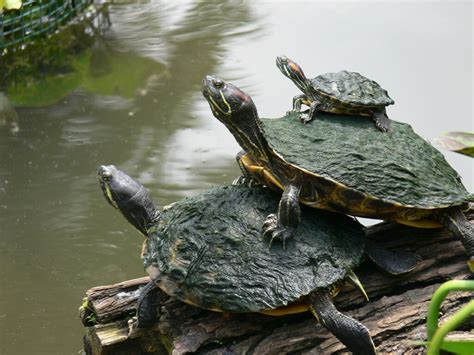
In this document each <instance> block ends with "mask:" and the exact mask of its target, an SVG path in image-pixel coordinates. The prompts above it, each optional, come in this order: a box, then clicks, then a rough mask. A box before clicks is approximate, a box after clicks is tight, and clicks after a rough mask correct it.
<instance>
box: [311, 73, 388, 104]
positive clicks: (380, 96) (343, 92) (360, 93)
mask: <svg viewBox="0 0 474 355" xmlns="http://www.w3.org/2000/svg"><path fill="white" fill-rule="evenodd" d="M310 81H311V84H312V86H313V88H314V89H315V90H317V91H319V92H320V93H322V94H323V95H325V96H329V97H331V98H334V99H336V100H338V101H340V102H341V103H345V104H349V105H353V106H361V107H364V106H367V107H378V106H388V105H392V104H394V103H395V102H394V101H393V100H392V99H391V98H390V96H388V93H387V90H385V89H382V87H380V85H379V84H377V83H376V82H375V81H373V80H370V79H368V78H366V77H365V76H363V75H361V74H359V73H355V72H350V71H347V70H342V71H340V72H337V73H327V74H322V75H319V76H317V77H315V78H314V79H310Z"/></svg>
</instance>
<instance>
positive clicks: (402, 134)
mask: <svg viewBox="0 0 474 355" xmlns="http://www.w3.org/2000/svg"><path fill="white" fill-rule="evenodd" d="M203 94H204V96H205V98H206V99H207V100H208V102H209V105H210V107H211V110H212V112H213V114H214V116H215V117H216V118H217V119H218V120H220V121H221V122H222V123H224V124H225V125H226V127H227V128H228V129H229V131H230V132H231V133H232V134H233V135H234V137H235V139H236V140H237V142H238V143H239V144H240V146H241V147H242V148H243V149H244V151H243V152H240V153H239V154H238V155H237V161H238V163H239V165H240V167H241V169H242V171H243V173H244V176H246V177H250V178H253V179H256V180H258V181H259V182H260V183H263V184H265V185H267V186H270V187H273V188H276V189H281V190H283V195H282V198H281V200H280V202H279V207H278V214H277V215H276V214H270V215H269V216H268V218H267V220H266V222H265V223H264V228H263V233H264V234H267V235H269V236H271V237H272V239H273V238H279V239H282V240H285V239H287V238H289V237H291V235H292V234H293V233H294V231H295V229H296V227H297V225H298V223H299V220H300V207H299V203H298V201H300V202H302V203H303V204H305V205H308V206H311V207H316V208H322V209H326V210H330V211H335V212H340V213H346V214H350V215H354V216H360V217H367V218H377V219H385V220H392V221H396V222H399V223H403V224H408V225H411V226H416V227H421V228H437V227H441V226H445V227H447V228H448V229H449V230H450V231H451V233H453V234H454V235H456V236H458V237H459V238H460V239H461V241H462V242H463V244H464V247H465V249H466V251H467V254H468V256H469V258H470V261H469V265H470V268H471V270H472V269H474V229H473V227H472V225H471V224H470V223H469V221H468V220H467V219H466V218H465V216H464V214H463V212H462V209H463V208H464V207H465V206H466V205H467V202H468V201H470V200H472V195H470V194H469V192H468V191H466V189H465V188H464V186H463V184H462V183H461V179H460V177H459V175H458V174H457V172H456V171H455V170H454V169H453V168H451V166H450V165H449V164H448V163H447V161H446V160H445V158H444V157H443V155H442V154H441V153H440V152H439V151H437V150H436V149H435V148H434V147H433V146H431V145H430V144H429V143H427V142H426V141H425V140H423V139H422V138H421V137H420V136H418V135H417V134H416V133H415V132H414V131H413V129H412V128H411V126H410V125H408V124H405V123H399V122H395V121H393V124H392V128H391V130H390V131H389V132H387V133H386V134H383V135H381V134H378V133H377V132H376V131H374V130H373V128H372V127H371V123H370V122H368V121H366V120H360V119H358V118H354V117H351V116H342V115H331V114H327V113H320V114H319V120H318V123H317V124H307V125H304V126H303V125H301V124H299V122H298V118H297V114H292V115H290V116H289V117H283V118H280V119H259V117H258V114H257V109H256V107H255V104H254V103H253V101H252V99H251V98H250V96H248V95H247V94H246V93H244V92H243V91H242V90H240V89H239V88H237V87H236V86H234V85H232V84H230V83H226V82H224V81H223V80H221V79H219V78H216V77H212V76H206V77H205V78H204V80H203Z"/></svg>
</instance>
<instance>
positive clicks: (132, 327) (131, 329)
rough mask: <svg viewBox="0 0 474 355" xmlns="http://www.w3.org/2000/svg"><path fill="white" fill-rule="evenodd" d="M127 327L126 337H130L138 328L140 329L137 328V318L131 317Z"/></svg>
mask: <svg viewBox="0 0 474 355" xmlns="http://www.w3.org/2000/svg"><path fill="white" fill-rule="evenodd" d="M127 325H128V335H129V336H130V335H131V334H133V333H134V332H135V331H136V330H137V329H138V328H141V327H139V326H138V317H136V316H135V317H132V318H130V319H129V320H128V322H127Z"/></svg>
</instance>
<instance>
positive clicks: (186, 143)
mask: <svg viewBox="0 0 474 355" xmlns="http://www.w3.org/2000/svg"><path fill="white" fill-rule="evenodd" d="M471 7H472V5H470V4H461V3H458V4H452V5H448V4H441V3H436V4H405V3H404V4H400V5H397V6H395V5H394V4H393V3H385V4H375V3H371V4H370V6H369V5H357V6H356V5H354V4H341V3H339V2H338V3H337V4H330V3H311V4H309V3H307V4H303V3H291V4H290V3H287V4H285V3H278V4H276V3H275V4H270V3H260V4H258V5H256V4H251V3H250V2H241V1H227V2H223V3H221V4H216V3H207V2H195V1H180V2H165V1H153V2H150V3H149V4H140V6H134V5H126V6H125V5H124V6H111V7H110V20H111V23H112V26H111V29H110V31H109V32H108V33H106V35H105V36H104V38H103V39H102V40H103V43H100V44H99V45H98V46H99V48H98V49H96V50H97V52H100V51H103V50H104V48H105V49H106V50H108V51H110V49H111V48H113V51H114V52H116V53H120V54H121V55H123V56H126V57H128V58H130V60H129V63H133V64H132V65H133V68H132V67H127V66H126V65H122V66H119V67H118V69H117V70H116V72H114V75H115V76H117V80H120V82H121V83H127V80H128V78H131V74H130V73H131V71H132V69H133V70H138V69H143V68H144V66H145V64H144V63H149V61H152V62H153V63H156V64H157V65H158V66H159V68H160V69H157V70H156V71H157V73H153V72H147V75H145V76H144V77H143V80H142V82H141V83H140V85H138V87H137V88H136V89H134V90H133V92H132V94H130V95H123V92H120V91H119V92H110V90H104V91H99V94H94V93H92V92H97V90H95V91H94V90H88V88H90V86H87V85H83V86H84V87H82V89H77V90H75V91H74V92H73V93H72V94H70V95H68V96H67V97H65V98H64V99H62V100H60V101H59V102H57V103H55V104H53V105H50V106H47V107H43V108H28V107H22V108H17V112H18V115H19V124H20V127H21V130H20V132H19V133H18V135H17V136H11V135H10V134H9V133H8V131H7V130H6V129H4V127H0V223H1V226H2V228H1V229H0V252H1V255H2V257H1V258H0V285H2V288H1V289H0V353H1V354H3V353H6V354H15V353H18V354H24V353H35V354H38V353H58V354H64V353H73V352H76V351H78V350H79V349H80V348H81V335H82V329H81V326H80V322H79V320H78V318H77V312H76V310H77V307H78V306H79V305H80V302H81V298H82V296H83V294H84V292H85V290H86V289H88V288H90V287H92V286H96V285H101V284H107V283H112V282H118V281H122V280H124V279H127V278H132V277H137V276H141V275H143V270H142V268H141V265H140V261H139V256H138V255H139V250H140V244H141V242H142V238H141V237H140V236H139V235H138V234H137V233H136V232H135V231H134V230H133V229H132V228H131V227H129V226H128V225H127V223H126V222H125V221H124V220H123V218H122V217H121V216H120V215H119V214H118V213H115V212H114V211H113V210H112V209H111V208H110V207H109V206H107V204H106V203H105V202H104V201H103V198H102V196H101V195H100V192H99V189H98V186H97V184H96V173H95V171H96V168H97V167H98V165H100V164H111V163H113V164H116V165H118V166H119V167H120V168H122V169H124V170H125V171H127V172H128V173H130V174H131V175H132V176H134V177H137V178H138V179H139V180H140V181H141V182H142V183H144V184H146V185H147V187H149V188H150V190H151V192H152V195H153V196H154V198H155V200H156V202H157V204H158V205H159V206H162V205H164V204H168V203H171V202H173V201H175V200H177V199H179V198H182V197H183V196H187V195H191V194H195V193H197V192H198V191H202V190H203V189H205V188H207V187H209V186H211V185H215V184H220V183H229V182H231V181H232V180H233V178H234V177H235V176H236V175H237V174H238V168H237V166H236V164H235V161H234V155H235V153H236V152H237V151H238V150H239V148H238V146H237V144H236V143H235V142H234V140H233V138H232V136H231V135H230V133H228V132H227V130H226V129H225V127H223V125H221V124H220V123H219V122H217V120H215V119H214V118H212V115H211V113H210V110H209V107H208V105H207V103H206V102H205V100H204V99H203V98H202V97H201V94H200V85H201V80H202V78H203V76H204V75H206V74H217V75H220V76H222V77H224V78H225V79H227V80H231V81H235V82H236V84H237V85H239V86H241V87H243V88H244V89H245V90H247V91H248V92H249V93H250V94H251V95H252V96H253V98H254V100H255V102H256V104H257V106H258V108H259V112H260V115H261V116H263V117H265V116H267V117H268V116H277V115H281V114H282V113H284V112H285V111H286V110H287V109H289V107H290V105H291V98H292V97H293V96H294V95H296V94H297V90H296V88H295V87H294V85H293V84H292V83H290V82H289V81H288V80H287V79H286V78H284V77H283V76H282V75H281V74H280V72H279V71H278V69H277V68H276V66H275V64H274V60H275V57H276V55H279V54H283V53H284V54H287V55H288V56H290V57H291V58H294V59H295V60H297V61H299V62H301V64H302V65H303V66H304V68H305V71H306V72H307V73H308V74H313V75H316V74H319V73H323V72H327V71H336V70H340V69H343V68H344V69H348V70H358V71H361V72H362V73H363V74H365V75H367V76H368V77H371V78H374V79H375V80H377V81H378V82H380V83H381V84H382V85H383V86H384V87H386V88H387V89H388V90H389V92H390V94H391V96H393V97H394V98H395V101H396V104H395V105H394V106H391V107H390V111H389V114H390V116H391V117H392V118H393V119H395V120H400V121H407V122H410V123H412V124H413V125H414V126H415V129H416V130H417V131H418V132H419V133H420V134H422V135H423V136H424V137H426V138H432V137H434V136H436V135H437V134H438V133H439V132H440V131H443V130H472V108H471V106H470V105H471V102H472V89H471V87H470V77H471V74H472V68H471V66H470V63H471V61H472V57H471V52H470V51H471V46H472V38H471V33H470V31H471V30H470V24H471V20H472V19H471V17H470V16H471V15H470V14H471V11H470V9H471ZM316 15H317V17H315V16H316ZM420 16H422V18H423V19H424V23H423V26H422V25H421V24H420ZM315 18H317V19H318V21H316V20H315ZM402 19H403V21H402ZM440 21H442V26H439V23H440ZM426 28H430V31H429V32H427V31H426ZM440 46H442V48H443V51H440ZM466 58H467V59H466ZM162 65H164V67H163V66H162ZM102 68H105V72H107V70H109V69H110V67H108V66H107V63H106V64H105V65H104V66H103V67H102ZM107 68H109V69H107ZM103 73H104V72H103V71H99V72H97V73H95V74H96V75H99V77H100V76H101V75H103ZM155 74H156V75H155ZM99 77H95V78H96V79H97V80H98V78H99ZM128 81H129V82H131V81H132V80H131V79H130V80H128ZM440 87H441V88H443V89H440ZM446 87H456V88H457V90H456V91H453V92H450V91H449V90H446V89H444V88H446ZM121 94H122V95H121ZM446 99H447V100H446ZM454 101H455V102H456V105H455V107H453V102H454ZM392 107H393V108H392ZM447 156H448V159H450V162H451V163H452V164H454V166H455V167H456V169H457V170H459V171H460V173H461V175H462V176H463V177H464V179H465V183H466V186H467V187H468V188H469V189H472V185H473V184H472V182H471V179H472V163H471V162H470V161H469V160H468V158H464V157H462V156H459V157H457V156H455V155H454V154H451V155H448V154H447ZM5 286H7V287H5ZM25 339H28V340H25Z"/></svg>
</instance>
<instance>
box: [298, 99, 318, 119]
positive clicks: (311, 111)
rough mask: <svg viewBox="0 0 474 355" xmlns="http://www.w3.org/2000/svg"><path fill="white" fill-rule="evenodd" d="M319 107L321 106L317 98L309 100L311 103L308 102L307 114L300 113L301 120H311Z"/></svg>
mask: <svg viewBox="0 0 474 355" xmlns="http://www.w3.org/2000/svg"><path fill="white" fill-rule="evenodd" d="M321 107H322V103H321V101H319V100H314V101H311V103H310V104H309V112H308V113H307V114H306V113H305V114H301V115H300V120H301V122H303V123H304V124H306V123H308V122H310V121H312V120H313V119H314V116H315V115H316V112H317V111H320V110H321Z"/></svg>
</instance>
